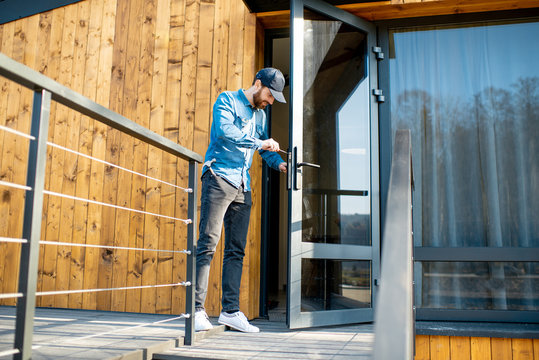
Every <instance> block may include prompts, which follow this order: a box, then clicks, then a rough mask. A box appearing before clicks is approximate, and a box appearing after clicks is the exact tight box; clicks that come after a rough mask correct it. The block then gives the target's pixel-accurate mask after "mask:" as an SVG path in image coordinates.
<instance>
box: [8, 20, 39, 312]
mask: <svg viewBox="0 0 539 360" xmlns="http://www.w3.org/2000/svg"><path fill="white" fill-rule="evenodd" d="M38 33H39V15H34V16H30V17H28V18H27V22H26V29H25V35H24V42H25V48H24V60H23V63H24V64H25V65H27V66H29V67H30V68H34V67H35V64H36V59H37V58H38V56H37V53H36V50H37V41H38ZM33 100H34V92H33V91H31V90H28V89H23V91H22V92H21V98H20V104H19V114H18V118H19V119H18V124H17V130H19V131H20V132H23V133H26V134H28V133H30V127H31V123H32V119H31V118H32V106H33ZM28 150H29V141H28V140H25V139H22V138H20V137H19V138H18V139H17V144H16V146H15V157H14V161H13V168H14V169H15V171H14V177H13V182H14V183H16V184H25V183H26V175H27V174H26V172H27V169H28V160H27V159H28ZM24 198H25V192H24V191H17V192H15V193H14V196H13V198H12V200H11V201H12V205H11V208H10V229H9V230H8V232H9V234H10V235H12V236H14V237H17V238H19V237H21V236H22V226H23V219H24V204H25V200H24ZM14 245H15V244H14ZM20 248H21V246H20V245H18V244H16V246H15V248H14V249H13V250H14V254H15V256H16V259H14V262H13V269H14V271H13V272H12V277H13V278H14V279H18V278H19V263H20V260H19V259H20ZM6 265H7V266H8V267H9V266H10V265H9V264H6ZM17 288H18V283H17V282H16V281H15V287H14V290H17ZM13 304H15V302H14V303H13Z"/></svg>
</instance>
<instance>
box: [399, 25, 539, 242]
mask: <svg viewBox="0 0 539 360" xmlns="http://www.w3.org/2000/svg"><path fill="white" fill-rule="evenodd" d="M537 34H539V22H537V20H536V21H528V22H523V23H514V22H512V23H507V22H504V23H481V24H477V25H474V26H462V27H456V26H451V27H426V28H414V29H401V30H398V31H393V32H391V34H390V38H391V39H392V44H393V45H392V49H393V50H392V54H390V56H391V60H390V75H391V78H390V79H391V98H392V102H391V104H392V109H391V125H392V130H393V133H394V132H395V131H396V130H397V129H403V128H408V129H411V131H412V151H413V167H414V174H416V176H415V188H416V191H415V193H414V237H415V240H416V245H423V246H434V247H437V246H489V247H539V216H537V214H539V196H537V194H539V181H538V179H539V156H537V154H539V136H538V135H537V134H539V67H538V66H537V61H536V60H537V59H538V58H539V36H537Z"/></svg>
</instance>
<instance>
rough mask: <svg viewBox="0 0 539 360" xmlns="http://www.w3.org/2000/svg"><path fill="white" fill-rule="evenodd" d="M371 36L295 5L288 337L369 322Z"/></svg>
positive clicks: (318, 6) (357, 24) (374, 182)
mask: <svg viewBox="0 0 539 360" xmlns="http://www.w3.org/2000/svg"><path fill="white" fill-rule="evenodd" d="M375 40H376V33H375V28H374V26H373V25H372V24H371V23H369V22H367V21H364V20H362V19H360V18H358V17H355V16H353V15H352V14H350V13H347V12H345V11H343V10H341V9H338V8H336V7H333V6H331V5H329V4H327V3H324V2H322V1H318V0H292V1H291V94H292V95H291V101H290V114H291V121H290V146H291V151H290V152H289V159H288V163H289V164H288V166H289V167H288V169H289V171H288V185H289V210H290V211H289V230H288V231H289V242H288V243H289V251H288V257H289V258H288V294H287V296H288V302H287V304H288V305H287V306H288V309H287V310H288V311H287V324H288V326H289V327H290V328H303V327H311V326H324V325H336V324H346V323H358V322H369V321H373V304H374V297H375V295H376V287H375V283H376V280H377V279H378V278H379V263H380V255H379V253H380V251H379V250H380V234H379V189H378V183H379V182H378V110H377V108H378V106H377V104H376V102H375V98H374V96H373V95H371V94H373V89H376V88H377V86H376V85H377V73H376V71H377V70H376V68H377V66H376V58H375V53H373V47H374V46H375Z"/></svg>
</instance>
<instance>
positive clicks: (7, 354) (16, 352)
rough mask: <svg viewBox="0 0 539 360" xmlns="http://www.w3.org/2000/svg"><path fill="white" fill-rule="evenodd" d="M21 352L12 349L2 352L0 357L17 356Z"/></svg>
mask: <svg viewBox="0 0 539 360" xmlns="http://www.w3.org/2000/svg"><path fill="white" fill-rule="evenodd" d="M20 352H21V351H20V350H19V349H11V350H6V351H2V352H0V357H4V356H9V355H15V354H18V353H20Z"/></svg>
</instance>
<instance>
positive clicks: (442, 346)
mask: <svg viewBox="0 0 539 360" xmlns="http://www.w3.org/2000/svg"><path fill="white" fill-rule="evenodd" d="M429 341H430V358H431V360H447V359H449V336H434V335H431V336H430V338H429Z"/></svg>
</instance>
